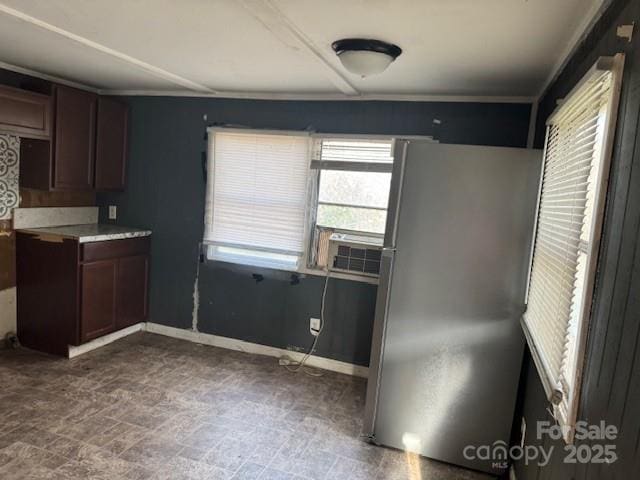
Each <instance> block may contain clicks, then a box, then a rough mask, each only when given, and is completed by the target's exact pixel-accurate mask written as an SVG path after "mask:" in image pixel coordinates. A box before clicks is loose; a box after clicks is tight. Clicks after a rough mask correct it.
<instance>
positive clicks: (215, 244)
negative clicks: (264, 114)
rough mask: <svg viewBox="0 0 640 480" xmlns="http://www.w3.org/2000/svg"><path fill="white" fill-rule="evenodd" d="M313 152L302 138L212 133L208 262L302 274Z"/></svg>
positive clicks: (307, 139)
mask: <svg viewBox="0 0 640 480" xmlns="http://www.w3.org/2000/svg"><path fill="white" fill-rule="evenodd" d="M310 147H311V140H310V137H309V135H307V134H302V133H287V132H282V133H279V132H278V133H257V132H255V131H241V130H232V129H210V131H209V155H208V181H207V202H206V215H205V238H204V240H205V244H207V245H208V249H207V255H208V257H209V258H211V259H216V260H222V261H228V262H233V263H241V264H248V265H255V266H263V267H273V268H283V269H288V270H295V269H297V268H298V266H299V264H300V260H301V258H303V255H304V250H305V249H304V246H305V243H306V241H305V232H306V231H307V230H306V228H305V227H306V225H307V221H306V218H307V215H306V212H307V210H306V206H307V192H308V188H307V184H308V179H309V159H310Z"/></svg>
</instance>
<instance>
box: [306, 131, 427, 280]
mask: <svg viewBox="0 0 640 480" xmlns="http://www.w3.org/2000/svg"><path fill="white" fill-rule="evenodd" d="M396 138H397V137H396V136H392V135H367V134H330V133H323V134H314V135H312V139H313V141H314V144H313V146H312V160H311V163H310V166H309V168H310V171H311V174H310V181H311V188H310V191H309V208H308V211H309V223H308V231H309V239H308V248H307V258H306V261H305V266H306V270H307V272H313V273H316V274H321V275H324V274H325V271H324V269H322V268H321V267H319V266H318V264H317V259H316V258H315V256H316V254H317V252H316V250H317V245H316V241H317V231H318V228H320V229H322V228H325V229H328V230H332V231H333V232H336V233H346V234H354V235H363V236H367V237H374V238H379V239H383V238H384V233H376V232H365V231H362V230H349V229H343V228H333V227H327V226H323V225H318V223H317V220H318V219H317V214H318V207H319V205H320V204H321V203H327V202H321V201H320V198H319V195H320V176H321V174H322V172H323V171H330V170H333V171H345V172H380V173H392V170H393V161H392V162H391V163H388V164H387V163H382V162H340V161H336V162H335V163H333V162H331V161H322V160H320V159H319V152H318V150H317V148H318V146H321V142H322V141H323V140H324V139H328V140H339V139H344V140H353V141H364V140H382V141H388V142H390V143H391V158H392V159H393V153H394V149H395V144H396ZM403 138H404V137H403ZM416 138H417V137H416ZM420 138H429V139H431V137H420ZM339 164H342V165H339ZM326 166H331V167H333V168H326ZM349 167H351V168H349ZM392 181H393V178H390V179H389V185H390V186H391V182H392ZM341 206H345V207H359V208H368V207H362V206H359V205H341ZM376 210H377V208H376ZM380 210H385V211H386V212H387V214H388V211H389V205H388V204H387V206H386V208H384V209H382V208H380ZM332 276H334V277H335V276H340V277H344V278H350V279H354V280H361V281H365V282H368V283H375V284H377V283H378V280H377V278H374V277H371V276H370V275H368V276H367V275H358V274H357V273H337V272H334V273H332Z"/></svg>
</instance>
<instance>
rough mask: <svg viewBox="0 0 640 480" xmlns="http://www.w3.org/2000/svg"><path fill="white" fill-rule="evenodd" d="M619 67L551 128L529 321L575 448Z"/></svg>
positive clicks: (574, 95)
mask: <svg viewBox="0 0 640 480" xmlns="http://www.w3.org/2000/svg"><path fill="white" fill-rule="evenodd" d="M614 64H615V62H613V61H612V59H602V61H601V62H599V64H598V65H597V66H596V67H594V69H592V71H590V73H589V74H588V75H587V76H586V77H585V79H583V81H582V82H580V84H579V85H578V86H577V87H576V88H575V89H574V91H572V92H571V93H570V94H569V95H568V96H567V98H566V99H565V101H564V102H563V103H562V104H561V106H560V107H559V108H558V109H557V111H556V112H554V114H553V115H552V116H551V117H550V119H549V121H548V122H547V138H546V146H545V155H544V171H543V177H542V182H541V190H540V199H539V206H538V220H537V226H536V234H535V243H534V250H533V260H532V266H531V276H530V283H529V289H528V297H527V310H526V312H525V314H524V317H523V321H524V327H525V332H526V334H527V340H528V341H529V344H530V347H531V351H532V354H533V357H534V360H535V362H536V366H537V368H538V370H539V373H540V376H541V378H542V380H543V383H544V385H545V390H546V392H547V395H548V396H549V398H550V400H551V401H552V402H553V403H554V411H555V414H556V418H557V419H558V420H559V421H560V423H561V424H562V425H563V426H564V427H566V428H565V439H567V440H568V441H570V440H571V438H572V437H571V436H572V434H573V428H572V427H573V426H574V424H575V420H576V415H577V406H578V396H579V390H580V378H581V371H582V362H583V357H584V349H585V338H586V332H587V322H588V319H589V316H590V309H591V299H592V292H593V283H594V276H595V263H596V257H597V250H598V243H599V238H600V227H601V220H602V212H603V205H604V197H605V194H606V181H607V178H608V170H609V161H610V149H611V137H612V134H611V133H612V124H614V123H615V115H616V110H617V95H618V93H617V92H618V91H619V88H616V85H615V80H616V78H617V77H616V75H614V70H613V66H614ZM603 66H604V68H603Z"/></svg>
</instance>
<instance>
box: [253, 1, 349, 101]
mask: <svg viewBox="0 0 640 480" xmlns="http://www.w3.org/2000/svg"><path fill="white" fill-rule="evenodd" d="M241 3H242V5H243V6H244V7H245V8H246V9H247V11H248V12H249V13H250V14H251V15H252V16H253V17H254V18H255V19H256V20H258V21H259V22H260V23H261V24H262V25H264V27H265V28H266V29H267V30H269V31H270V32H271V33H272V34H273V35H274V36H275V37H276V38H278V39H279V40H280V41H281V42H282V43H284V44H285V45H286V46H288V47H290V48H292V49H294V50H297V51H299V52H302V53H303V54H305V55H306V56H307V57H308V58H309V59H311V60H312V61H313V62H314V63H315V64H316V65H318V66H319V67H320V68H321V70H322V73H323V75H324V76H325V77H326V78H327V79H328V80H329V81H330V82H331V83H333V85H334V86H335V87H336V88H338V89H339V90H340V91H341V92H342V93H343V94H345V95H359V94H360V92H358V90H356V88H355V87H354V86H353V85H351V83H350V82H349V80H348V79H347V78H346V76H345V75H344V74H342V73H341V72H339V71H338V70H336V69H335V68H334V66H333V64H332V63H331V62H330V61H329V59H328V58H327V57H326V53H324V52H323V51H322V49H321V48H319V47H318V46H317V45H315V44H314V43H313V41H312V40H311V39H310V38H309V37H307V36H306V35H305V34H304V33H303V32H302V30H300V28H298V26H297V25H296V24H295V23H294V22H293V21H292V20H291V19H289V18H288V17H287V16H286V15H285V14H284V13H283V12H282V10H280V9H279V8H278V7H277V6H276V5H275V4H274V2H273V1H271V0H241Z"/></svg>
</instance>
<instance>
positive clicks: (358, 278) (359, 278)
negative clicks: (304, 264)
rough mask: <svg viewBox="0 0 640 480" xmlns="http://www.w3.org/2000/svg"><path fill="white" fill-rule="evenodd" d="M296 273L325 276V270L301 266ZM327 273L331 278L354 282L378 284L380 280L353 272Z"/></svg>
mask: <svg viewBox="0 0 640 480" xmlns="http://www.w3.org/2000/svg"><path fill="white" fill-rule="evenodd" d="M298 273H300V274H305V275H315V276H317V277H326V276H327V272H326V270H321V269H319V268H301V269H300V270H298ZM329 275H330V276H331V278H338V279H340V280H351V281H354V282H361V283H369V284H371V285H378V284H379V283H380V280H379V278H378V277H372V276H369V275H357V274H354V273H344V272H330V273H329Z"/></svg>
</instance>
